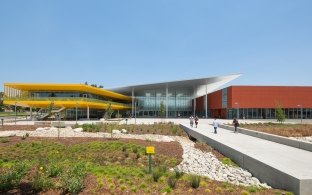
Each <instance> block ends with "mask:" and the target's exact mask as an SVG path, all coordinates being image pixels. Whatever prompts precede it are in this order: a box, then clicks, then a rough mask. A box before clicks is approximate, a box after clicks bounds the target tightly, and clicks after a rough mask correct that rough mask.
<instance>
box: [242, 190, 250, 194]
mask: <svg viewBox="0 0 312 195" xmlns="http://www.w3.org/2000/svg"><path fill="white" fill-rule="evenodd" d="M241 195H249V192H247V191H246V190H243V191H241Z"/></svg>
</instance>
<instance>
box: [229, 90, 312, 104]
mask: <svg viewBox="0 0 312 195" xmlns="http://www.w3.org/2000/svg"><path fill="white" fill-rule="evenodd" d="M235 102H238V103H239V107H240V108H275V107H276V105H277V104H280V105H281V107H282V108H296V107H297V105H299V104H300V105H302V107H304V108H312V87H293V86H232V87H229V88H228V108H236V107H237V105H236V104H235Z"/></svg>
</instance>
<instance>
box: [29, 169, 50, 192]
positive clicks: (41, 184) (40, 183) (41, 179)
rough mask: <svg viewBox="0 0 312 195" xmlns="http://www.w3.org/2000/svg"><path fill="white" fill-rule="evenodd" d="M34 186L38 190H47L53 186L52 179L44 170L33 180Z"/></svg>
mask: <svg viewBox="0 0 312 195" xmlns="http://www.w3.org/2000/svg"><path fill="white" fill-rule="evenodd" d="M32 187H33V188H34V189H35V190H36V191H42V190H47V189H50V188H52V187H53V184H52V181H51V180H50V179H49V178H48V177H47V176H46V175H45V174H44V173H42V172H37V173H36V175H35V176H34V179H33V181H32Z"/></svg>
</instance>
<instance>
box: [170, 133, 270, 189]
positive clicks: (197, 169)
mask: <svg viewBox="0 0 312 195" xmlns="http://www.w3.org/2000/svg"><path fill="white" fill-rule="evenodd" d="M175 140H176V141H178V142H179V143H180V144H181V145H182V148H183V161H182V162H181V164H179V165H178V166H177V168H178V169H179V170H180V171H182V172H185V173H190V174H196V175H201V176H206V177H208V178H211V179H213V180H217V181H224V182H229V183H232V184H235V185H244V186H250V185H255V186H259V187H264V188H270V186H268V185H267V184H265V183H260V181H259V180H258V179H257V178H255V177H252V174H251V173H249V172H248V171H246V170H244V169H242V168H240V167H233V166H228V165H224V164H223V163H222V162H220V161H219V160H218V159H217V158H216V157H215V156H214V155H213V154H212V153H206V152H202V151H201V150H199V149H197V148H195V147H194V142H192V141H190V140H189V139H187V138H183V137H175Z"/></svg>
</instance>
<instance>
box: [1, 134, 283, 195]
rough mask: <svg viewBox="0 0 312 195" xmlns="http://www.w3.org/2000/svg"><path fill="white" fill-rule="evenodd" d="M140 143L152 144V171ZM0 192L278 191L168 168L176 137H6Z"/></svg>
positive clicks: (176, 152)
mask: <svg viewBox="0 0 312 195" xmlns="http://www.w3.org/2000/svg"><path fill="white" fill-rule="evenodd" d="M145 146H154V147H155V152H156V154H155V155H153V173H152V174H148V172H147V159H148V156H147V155H146V154H145ZM0 148H1V150H0V180H1V181H0V193H1V194H26V193H28V194H34V193H38V194H76V193H79V194H162V193H170V192H171V193H172V194H209V193H210V194H282V192H283V191H281V190H274V189H259V188H257V187H253V186H250V187H243V186H235V185H232V184H228V183H226V182H216V181H213V180H210V179H207V178H204V177H199V176H194V175H188V174H182V173H181V172H179V171H177V170H176V171H169V169H172V168H174V167H175V166H176V165H178V164H179V163H180V162H181V161H182V154H183V151H182V148H181V145H180V144H179V143H178V142H153V141H149V140H136V139H103V138H70V137H68V138H61V139H57V138H35V137H27V138H24V139H21V137H10V138H7V141H6V142H0Z"/></svg>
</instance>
